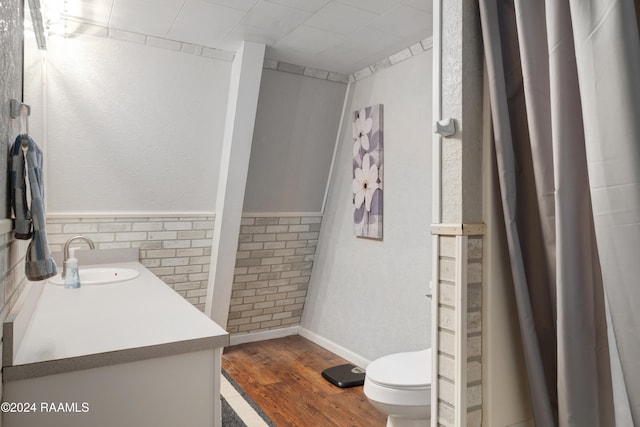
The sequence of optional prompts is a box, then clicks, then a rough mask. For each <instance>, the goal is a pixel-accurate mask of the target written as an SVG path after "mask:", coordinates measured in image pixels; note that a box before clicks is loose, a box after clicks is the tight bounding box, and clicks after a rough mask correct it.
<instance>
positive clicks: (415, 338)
mask: <svg viewBox="0 0 640 427" xmlns="http://www.w3.org/2000/svg"><path fill="white" fill-rule="evenodd" d="M431 76H432V57H431V50H427V51H424V52H420V53H418V54H417V55H415V56H410V57H409V58H408V59H406V60H404V61H402V62H399V63H397V64H395V65H392V66H389V67H387V68H385V69H383V70H381V71H378V72H376V73H375V74H373V75H369V76H368V77H364V78H362V79H360V80H358V81H356V82H355V83H354V84H353V86H352V90H351V98H350V99H349V100H348V104H347V110H346V112H345V117H344V120H345V122H344V125H343V128H342V135H340V146H339V147H338V151H337V155H336V162H335V165H334V175H333V177H332V182H331V187H330V192H329V196H328V198H327V205H326V209H325V213H324V216H323V219H322V229H321V232H320V240H319V244H318V250H317V252H316V257H315V262H314V269H313V275H312V277H311V283H310V285H309V294H308V296H307V303H306V307H307V308H306V309H305V310H304V313H303V319H302V326H303V327H304V328H306V329H307V330H309V331H310V332H312V333H314V334H317V335H319V336H321V337H323V338H325V339H327V340H329V341H331V342H333V343H335V344H337V345H340V346H342V347H344V348H346V349H348V350H350V351H352V352H354V353H356V354H358V355H360V356H361V357H363V358H366V359H369V360H373V359H375V358H377V357H380V356H382V355H385V354H390V353H393V352H398V351H410V350H419V349H424V348H427V347H429V343H430V337H429V335H430V328H429V319H430V306H431V300H429V299H428V298H427V297H426V296H425V295H426V294H427V293H428V289H429V281H430V277H431V262H430V259H431V234H430V232H429V228H428V225H429V218H430V215H431V198H430V197H429V193H430V191H431V190H430V189H431V145H430V140H431V121H430V117H431V110H430V107H431V87H432V84H431ZM378 103H381V104H384V141H385V152H384V156H385V164H384V179H385V183H384V239H383V240H382V241H378V240H371V239H361V238H356V237H354V235H353V202H352V197H351V195H352V188H353V186H352V181H353V176H352V173H353V172H352V158H353V144H354V140H353V137H352V132H351V131H352V129H351V121H352V117H353V116H352V114H353V111H354V110H357V109H360V108H363V107H366V106H369V105H373V104H378ZM392 306H393V307H392Z"/></svg>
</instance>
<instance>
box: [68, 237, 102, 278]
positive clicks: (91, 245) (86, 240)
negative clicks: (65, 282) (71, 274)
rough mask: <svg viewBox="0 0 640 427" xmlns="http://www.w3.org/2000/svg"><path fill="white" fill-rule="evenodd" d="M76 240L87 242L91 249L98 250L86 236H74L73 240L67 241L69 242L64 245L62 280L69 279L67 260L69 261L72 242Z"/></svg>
mask: <svg viewBox="0 0 640 427" xmlns="http://www.w3.org/2000/svg"><path fill="white" fill-rule="evenodd" d="M74 240H84V241H85V242H87V244H88V245H89V248H90V249H95V248H96V245H95V244H94V243H93V240H91V239H90V238H88V237H85V236H73V237H72V238H70V239H69V240H67V242H66V243H65V244H64V261H63V262H62V278H63V279H64V278H65V277H67V260H68V259H69V246H70V245H71V242H73V241H74Z"/></svg>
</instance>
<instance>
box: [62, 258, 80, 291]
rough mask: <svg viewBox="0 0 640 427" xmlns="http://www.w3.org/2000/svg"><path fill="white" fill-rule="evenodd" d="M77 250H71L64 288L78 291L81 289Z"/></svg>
mask: <svg viewBox="0 0 640 427" xmlns="http://www.w3.org/2000/svg"><path fill="white" fill-rule="evenodd" d="M76 249H78V248H70V249H69V258H68V259H67V264H66V267H67V276H66V277H65V279H64V287H65V288H69V289H77V288H79V287H80V274H79V273H78V258H76Z"/></svg>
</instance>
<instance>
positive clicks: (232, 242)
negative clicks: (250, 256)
mask: <svg viewBox="0 0 640 427" xmlns="http://www.w3.org/2000/svg"><path fill="white" fill-rule="evenodd" d="M264 50H265V46H264V45H263V44H259V43H251V42H244V43H243V45H242V47H241V48H240V50H238V52H236V55H235V57H234V59H233V65H232V66H231V82H230V84H229V95H228V100H227V116H226V120H225V128H224V140H223V145H222V156H221V158H220V175H219V179H218V194H217V197H216V220H215V226H214V233H213V243H212V247H211V268H210V271H209V284H208V286H207V300H206V304H205V313H206V314H207V316H209V317H210V318H211V319H213V320H214V321H215V322H216V323H218V324H219V325H220V326H222V327H223V328H225V327H226V325H227V318H228V315H229V302H230V300H231V287H232V285H233V271H234V269H235V261H236V252H237V249H238V235H239V232H240V221H241V219H242V205H243V203H244V190H245V185H246V183H247V172H248V169H249V158H250V156H251V142H252V141H253V126H254V124H255V119H256V109H257V107H258V93H259V91H260V79H261V78H262V65H263V62H264Z"/></svg>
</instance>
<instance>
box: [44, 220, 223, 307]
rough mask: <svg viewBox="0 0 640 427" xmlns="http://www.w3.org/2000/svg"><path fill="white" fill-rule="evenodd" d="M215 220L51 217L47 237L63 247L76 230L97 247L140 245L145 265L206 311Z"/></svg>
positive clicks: (54, 248)
mask: <svg viewBox="0 0 640 427" xmlns="http://www.w3.org/2000/svg"><path fill="white" fill-rule="evenodd" d="M214 221H215V216H214V215H203V216H199V215H198V216H167V215H158V216H153V215H149V216H140V217H138V216H133V217H132V216H117V215H114V216H84V217H68V216H64V217H63V216H60V217H58V216H51V217H49V218H48V219H47V236H48V239H49V247H50V249H51V251H62V249H63V246H64V243H65V242H66V241H67V239H69V238H70V237H73V236H75V235H77V234H82V235H83V236H86V237H88V238H90V239H91V240H93V241H94V243H95V244H96V248H97V249H113V248H139V249H140V262H141V263H142V264H143V265H144V266H145V267H147V268H148V269H149V270H151V271H152V272H153V273H154V274H155V275H156V276H158V277H159V278H160V279H162V281H164V282H165V283H166V284H168V285H169V286H171V287H172V288H173V289H174V290H175V291H176V292H178V293H179V294H180V295H182V296H183V297H185V298H186V299H187V301H189V302H190V303H192V304H193V305H194V306H196V307H197V308H198V309H200V310H204V304H205V296H206V293H207V282H208V279H209V264H210V262H211V239H212V237H213V224H214ZM78 245H79V246H83V243H78Z"/></svg>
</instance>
